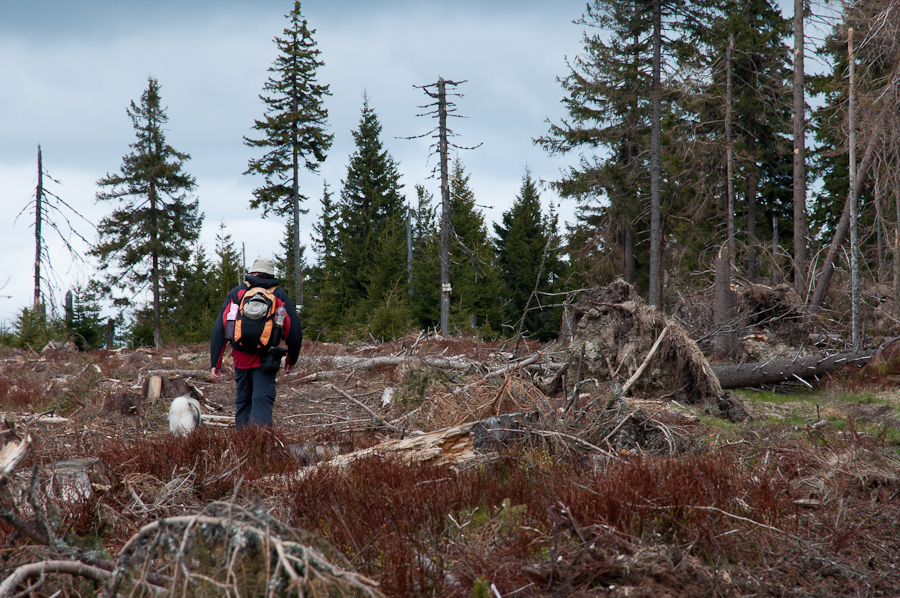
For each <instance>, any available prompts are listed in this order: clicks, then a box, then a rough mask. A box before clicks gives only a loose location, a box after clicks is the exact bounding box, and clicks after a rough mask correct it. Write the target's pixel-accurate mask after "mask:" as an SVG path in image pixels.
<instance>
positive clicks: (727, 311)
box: [713, 245, 738, 357]
mask: <svg viewBox="0 0 900 598" xmlns="http://www.w3.org/2000/svg"><path fill="white" fill-rule="evenodd" d="M736 323H737V294H736V293H735V292H734V291H733V290H731V257H730V256H729V253H728V245H725V246H723V247H722V248H721V249H720V250H719V256H718V257H717V258H716V313H715V326H716V330H718V332H717V333H716V335H715V338H714V339H713V346H714V348H715V352H716V353H718V354H719V355H723V356H725V357H732V356H734V355H735V353H736V352H737V348H738V338H737V336H738V335H737V330H736Z"/></svg>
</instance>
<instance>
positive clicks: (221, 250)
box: [210, 221, 241, 300]
mask: <svg viewBox="0 0 900 598" xmlns="http://www.w3.org/2000/svg"><path fill="white" fill-rule="evenodd" d="M240 272H241V255H240V254H239V253H238V251H237V249H235V247H234V241H232V240H231V233H229V232H228V230H227V229H226V228H225V221H222V222H220V223H219V230H218V232H216V251H215V261H214V262H213V264H212V272H211V278H210V286H211V287H212V293H213V296H214V297H220V298H222V299H223V300H224V299H225V295H227V294H228V291H230V290H231V289H233V288H234V287H235V286H236V285H237V284H239V283H240V282H241V280H240Z"/></svg>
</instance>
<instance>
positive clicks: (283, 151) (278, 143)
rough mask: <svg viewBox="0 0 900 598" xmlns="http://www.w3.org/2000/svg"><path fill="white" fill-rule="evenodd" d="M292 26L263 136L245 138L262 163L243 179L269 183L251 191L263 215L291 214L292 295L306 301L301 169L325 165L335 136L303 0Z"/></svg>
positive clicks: (268, 94) (260, 124)
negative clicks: (329, 127) (258, 150)
mask: <svg viewBox="0 0 900 598" xmlns="http://www.w3.org/2000/svg"><path fill="white" fill-rule="evenodd" d="M285 18H287V19H288V21H289V25H288V27H287V28H285V29H284V33H283V37H276V38H275V40H274V41H275V45H276V46H277V47H278V51H279V55H278V57H277V58H276V59H275V63H274V64H273V66H272V67H270V68H269V72H270V73H272V75H271V76H270V77H269V78H268V80H267V81H266V83H265V84H264V85H263V91H264V93H263V94H262V95H260V99H261V100H262V101H263V103H264V104H265V105H266V111H265V116H264V117H263V118H262V119H261V120H257V121H255V122H254V125H253V128H254V129H255V130H256V131H258V132H259V133H261V134H262V137H260V138H258V139H252V138H249V137H244V143H245V144H246V145H248V146H250V147H255V148H261V149H262V150H263V151H264V152H265V153H264V154H263V156H262V157H261V158H258V159H252V160H250V161H249V163H248V165H247V170H246V171H245V172H244V174H257V175H261V176H263V177H264V178H265V184H264V185H263V186H261V187H259V188H257V189H255V190H254V191H253V196H254V198H253V199H252V200H251V201H250V207H252V208H261V209H262V210H263V215H264V216H265V215H267V214H268V213H269V212H275V213H276V214H278V215H282V216H283V215H286V214H287V215H290V216H291V217H292V218H293V227H294V228H293V230H294V249H295V254H294V267H295V268H297V269H296V270H295V272H294V284H295V288H294V296H295V297H296V298H297V299H298V304H300V303H301V302H302V299H303V273H302V272H301V271H300V270H299V268H300V267H301V264H302V259H301V257H300V253H299V252H300V236H299V234H300V214H301V213H306V210H302V209H301V208H300V204H301V202H303V201H305V199H306V197H304V196H303V195H302V194H301V193H300V179H299V175H300V167H301V163H302V166H303V167H304V168H305V169H306V170H308V171H310V172H317V171H318V170H319V166H320V165H321V163H322V162H323V161H325V154H326V152H327V151H328V149H329V148H330V147H331V142H332V139H333V135H330V134H328V133H326V121H327V119H328V110H327V109H326V108H325V106H324V103H323V100H324V97H325V96H327V95H331V93H330V92H329V90H328V85H322V84H320V83H318V82H317V71H318V69H319V68H320V67H321V66H322V65H323V64H324V62H322V61H320V60H319V59H318V56H319V54H320V52H319V50H318V49H317V48H316V42H315V40H313V37H312V36H313V34H314V33H315V29H310V28H309V27H308V25H307V21H306V19H305V18H303V15H302V14H301V12H300V2H299V0H295V1H294V7H293V9H292V10H291V12H290V13H289V14H287V15H285Z"/></svg>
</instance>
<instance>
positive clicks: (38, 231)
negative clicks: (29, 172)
mask: <svg viewBox="0 0 900 598" xmlns="http://www.w3.org/2000/svg"><path fill="white" fill-rule="evenodd" d="M44 177H46V178H47V179H49V180H51V181H53V182H54V183H56V184H57V185H61V184H62V183H60V182H59V181H58V180H56V179H55V178H53V177H52V176H50V175H49V174H48V173H47V172H46V171H45V170H44V159H43V152H42V151H41V146H40V145H38V152H37V186H36V187H35V192H34V199H33V200H32V201H30V202H28V203H27V204H26V205H25V207H23V208H22V210H21V211H20V212H19V214H18V215H17V216H16V218H15V220H14V221H13V222H14V223H15V221H17V220H18V219H19V216H21V215H22V214H23V213H25V211H26V210H28V208H29V207H32V206H33V209H34V301H33V305H32V306H33V308H34V309H35V310H40V309H42V305H44V304H45V301H44V299H43V298H44V293H42V292H41V287H42V285H46V287H47V288H48V289H50V288H52V285H51V280H50V278H49V277H47V276H46V275H45V274H43V273H42V266H43V265H44V264H46V265H47V269H48V270H49V272H50V274H51V275H53V266H52V264H51V263H50V248H49V246H48V245H47V239H46V236H45V235H44V227H45V226H46V227H49V228H51V229H53V230H54V231H56V233H57V235H58V237H59V239H60V240H61V241H62V243H63V245H64V246H65V248H66V250H67V251H68V253H69V255H70V257H72V259H75V260H79V261H83V258H82V257H81V254H80V253H79V252H78V250H76V249H75V247H74V245H73V244H72V242H73V237H75V238H77V239H80V240H81V241H82V242H83V243H84V244H85V245H86V246H89V245H90V244H91V243H90V241H88V240H87V239H86V238H85V237H83V236H82V235H81V233H79V232H78V230H77V229H76V228H74V227H73V226H72V220H73V218H72V216H77V217H78V218H80V219H81V220H83V221H84V222H86V223H87V224H88V225H89V226H91V227H92V228H94V230H96V227H94V225H93V223H91V221H89V220H88V219H87V218H85V217H84V216H82V215H81V214H80V213H79V212H78V210H76V209H75V208H73V207H72V206H71V205H69V204H68V203H67V202H66V201H65V200H63V199H61V198H60V197H59V196H58V195H56V194H54V193H52V192H51V191H49V190H48V189H47V188H46V187H45V186H44ZM63 208H65V211H64V210H63ZM62 223H64V224H62Z"/></svg>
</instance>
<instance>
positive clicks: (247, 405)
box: [209, 257, 303, 428]
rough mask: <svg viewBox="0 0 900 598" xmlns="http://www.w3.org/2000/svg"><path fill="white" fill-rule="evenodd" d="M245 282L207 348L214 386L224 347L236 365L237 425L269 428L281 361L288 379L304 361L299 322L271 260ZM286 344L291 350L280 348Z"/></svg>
mask: <svg viewBox="0 0 900 598" xmlns="http://www.w3.org/2000/svg"><path fill="white" fill-rule="evenodd" d="M245 280H246V282H244V283H243V284H240V285H238V286H236V287H235V288H233V289H231V291H229V293H228V296H227V297H226V298H225V302H224V303H223V304H222V309H221V311H220V312H219V317H218V318H216V321H215V324H214V326H213V332H212V340H211V341H210V345H209V355H210V364H211V370H210V375H211V376H212V379H213V380H220V379H221V377H222V356H223V355H224V354H225V344H226V341H228V342H230V343H231V356H232V358H233V359H234V382H235V385H236V386H237V394H236V396H235V401H234V403H235V414H234V424H235V426H236V427H238V428H242V427H244V426H249V425H257V426H271V425H272V408H273V406H274V404H275V374H276V373H277V372H278V369H279V368H280V367H281V357H282V356H283V355H285V353H286V354H287V360H286V362H285V364H284V373H285V374H287V373H290V371H291V370H292V369H293V368H294V364H295V363H297V356H298V355H300V344H301V342H302V341H303V337H302V335H301V332H300V318H298V317H297V312H296V311H294V305H293V304H292V303H291V300H290V298H289V297H288V296H287V293H285V292H284V289H282V288H281V287H280V286H278V285H279V284H280V283H281V281H280V280H278V279H277V278H275V266H274V264H273V263H272V260H271V259H269V258H264V257H258V258H256V261H254V262H253V266H251V268H250V273H249V274H248V275H247V276H246V277H245ZM282 340H283V341H285V342H286V343H287V349H286V350H285V349H284V348H283V347H281V346H279V345H280V342H281V341H282Z"/></svg>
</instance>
